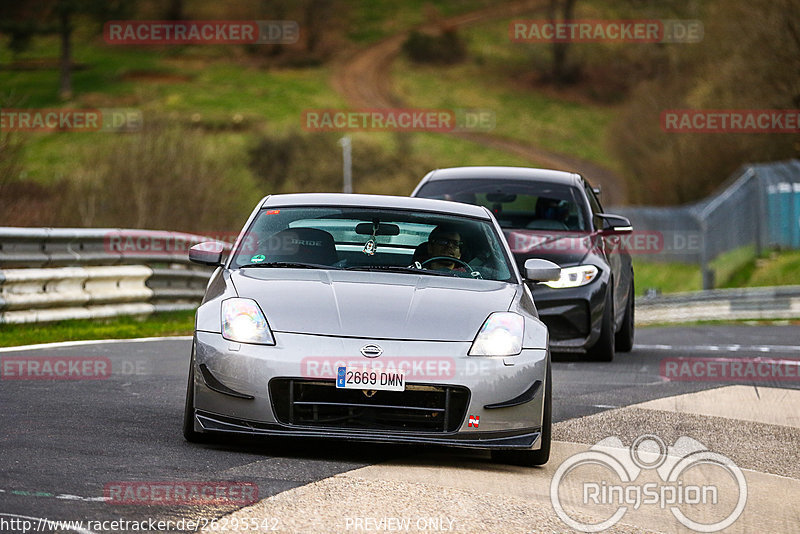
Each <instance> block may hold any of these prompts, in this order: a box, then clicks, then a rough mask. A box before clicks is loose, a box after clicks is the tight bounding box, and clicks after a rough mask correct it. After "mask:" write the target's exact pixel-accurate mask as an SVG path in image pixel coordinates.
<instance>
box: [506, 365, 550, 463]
mask: <svg viewBox="0 0 800 534" xmlns="http://www.w3.org/2000/svg"><path fill="white" fill-rule="evenodd" d="M552 376H553V374H552V372H551V370H550V361H549V359H548V362H547V374H546V378H545V381H546V383H545V385H544V413H543V414H542V446H541V448H539V449H538V450H535V451H492V460H494V461H495V462H500V463H504V464H511V465H521V466H524V467H533V466H537V465H544V464H546V463H547V461H548V460H549V459H550V440H551V436H552V431H553V380H552Z"/></svg>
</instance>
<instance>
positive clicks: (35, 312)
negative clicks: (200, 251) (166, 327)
mask: <svg viewBox="0 0 800 534" xmlns="http://www.w3.org/2000/svg"><path fill="white" fill-rule="evenodd" d="M213 240H214V239H213V238H210V237H207V236H200V235H194V234H186V233H181V232H161V231H152V230H131V229H118V228H93V229H82V228H10V227H0V323H23V322H45V321H57V320H64V319H84V318H99V317H114V316H118V315H145V314H151V313H155V312H160V311H177V310H190V309H194V308H195V307H197V305H198V304H199V303H200V300H201V299H202V297H203V294H204V291H205V287H206V284H207V282H208V278H209V276H210V274H211V272H212V269H209V268H206V267H201V266H198V265H195V264H190V263H189V257H188V250H189V247H191V246H192V245H194V244H197V243H201V242H203V241H213Z"/></svg>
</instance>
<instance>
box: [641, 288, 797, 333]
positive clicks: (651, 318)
mask: <svg viewBox="0 0 800 534" xmlns="http://www.w3.org/2000/svg"><path fill="white" fill-rule="evenodd" d="M635 318H636V324H637V325H648V324H661V323H686V322H692V321H715V320H719V321H725V320H747V319H753V320H757V319H795V318H800V286H778V287H754V288H745V289H714V290H710V291H697V292H692V293H676V294H674V295H663V296H658V297H640V298H638V299H636V315H635Z"/></svg>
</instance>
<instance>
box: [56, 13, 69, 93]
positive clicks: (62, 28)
mask: <svg viewBox="0 0 800 534" xmlns="http://www.w3.org/2000/svg"><path fill="white" fill-rule="evenodd" d="M59 23H60V24H59V33H60V34H61V61H60V64H61V80H60V85H59V90H58V96H59V97H60V98H61V100H70V99H71V98H72V21H71V18H70V11H69V9H68V8H64V9H62V10H61V12H60V13H59Z"/></svg>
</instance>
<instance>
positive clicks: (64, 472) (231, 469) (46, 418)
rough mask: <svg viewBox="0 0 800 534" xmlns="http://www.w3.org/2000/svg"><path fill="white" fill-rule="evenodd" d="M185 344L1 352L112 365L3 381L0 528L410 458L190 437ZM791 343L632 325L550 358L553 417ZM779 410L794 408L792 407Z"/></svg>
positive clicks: (208, 511)
mask: <svg viewBox="0 0 800 534" xmlns="http://www.w3.org/2000/svg"><path fill="white" fill-rule="evenodd" d="M190 344H191V341H190V340H189V339H167V340H153V341H137V342H113V343H108V342H106V343H88V344H79V345H73V346H56V347H46V348H38V349H29V350H23V351H20V350H18V349H15V350H9V349H3V350H2V352H0V358H2V359H3V360H6V359H9V358H14V357H20V356H24V357H35V358H46V357H52V356H61V357H64V356H74V357H94V358H101V359H102V358H108V361H110V364H111V373H110V375H109V376H108V377H107V378H104V379H95V380H13V379H7V378H4V379H3V380H2V381H0V406H2V411H0V426H1V427H2V431H0V455H2V464H0V525H1V524H3V523H2V520H3V519H6V520H9V519H12V518H19V517H21V516H25V517H32V518H45V519H47V520H51V521H73V520H81V519H83V520H92V521H100V520H114V519H120V518H123V519H128V520H137V521H140V520H148V519H156V520H158V519H163V520H166V519H171V520H174V521H177V520H179V519H181V518H184V519H191V520H195V521H202V520H203V519H206V520H208V519H211V518H216V517H220V516H222V515H224V514H226V513H229V512H231V511H233V510H234V509H236V508H238V507H240V506H237V505H231V504H227V505H219V506H211V507H209V506H203V507H202V508H201V507H196V506H186V505H181V504H178V505H176V504H172V505H153V504H151V505H147V504H132V505H131V504H110V503H108V502H105V499H104V495H105V494H104V488H106V487H107V485H113V484H116V483H120V482H125V481H139V482H164V481H173V482H175V481H183V482H191V481H243V482H250V483H254V484H256V485H257V486H258V498H259V499H264V498H266V497H269V496H272V495H276V494H278V493H281V492H283V491H286V490H290V489H292V488H297V487H300V486H304V485H306V484H309V483H311V482H314V481H318V480H322V479H326V478H327V477H331V476H333V475H336V474H338V473H344V472H347V471H351V470H353V469H357V468H361V467H364V466H368V465H373V464H376V463H380V462H384V461H395V462H396V461H401V462H402V461H404V460H408V461H410V462H413V458H414V455H416V454H419V450H418V449H416V448H413V449H412V448H410V447H399V446H398V447H395V446H377V445H370V444H364V445H353V444H349V443H347V444H344V443H337V442H329V441H295V440H248V441H242V442H237V443H231V444H224V445H221V444H214V445H193V444H188V443H186V442H185V441H184V440H183V437H182V435H181V431H180V429H181V419H182V411H183V400H184V392H185V387H186V381H187V370H188V354H189V349H190ZM798 345H800V336H798V327H797V326H791V325H787V326H745V325H740V326H703V327H690V328H687V327H674V328H648V329H639V330H638V331H637V345H636V347H635V348H634V351H633V352H631V353H629V354H618V355H617V359H616V360H615V361H614V362H613V363H610V364H606V363H594V362H587V361H582V360H581V359H580V358H578V357H574V356H568V355H563V356H562V355H556V356H555V357H554V367H553V381H554V404H553V407H554V412H553V413H554V420H555V421H566V420H570V419H574V418H578V417H583V416H587V415H592V414H596V413H599V412H603V411H606V410H611V409H614V408H620V407H625V406H629V405H632V404H636V403H642V402H645V401H650V400H654V399H660V398H664V397H671V396H675V395H681V394H685V393H691V392H695V391H701V390H706V389H711V388H716V387H719V386H720V385H722V384H724V383H723V382H707V381H666V380H664V379H663V378H662V377H661V368H662V367H661V364H662V360H663V359H665V358H754V357H761V358H775V359H798V358H800V346H798ZM739 383H741V382H739ZM761 386H764V387H769V386H772V387H778V388H790V389H799V388H798V386H800V380H798V379H794V380H782V381H780V382H777V381H776V382H769V381H760V382H759V383H758V384H757V387H761ZM786 409H787V410H795V411H797V407H796V406H787V407H786ZM698 439H701V440H702V436H700V437H698ZM554 447H555V445H554ZM425 454H426V455H430V454H433V455H434V458H436V457H437V456H438V457H440V458H441V459H442V461H443V462H446V461H447V460H449V459H451V458H452V456H453V455H454V454H456V455H460V454H463V455H465V456H466V457H469V456H470V455H474V454H475V453H461V452H455V451H452V450H448V449H440V448H426V449H425ZM200 526H202V523H201V525H200ZM0 530H2V531H3V532H22V531H21V530H13V529H10V528H6V529H0ZM185 530H187V531H189V530H194V529H185ZM38 531H39V532H54V531H59V532H60V531H63V532H88V531H81V530H74V529H73V530H54V529H51V530H47V529H40V530H38Z"/></svg>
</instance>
